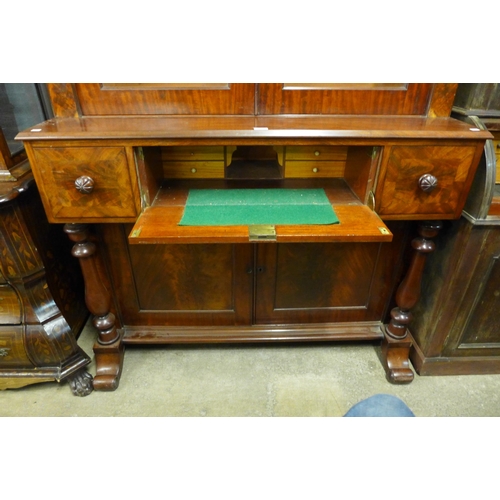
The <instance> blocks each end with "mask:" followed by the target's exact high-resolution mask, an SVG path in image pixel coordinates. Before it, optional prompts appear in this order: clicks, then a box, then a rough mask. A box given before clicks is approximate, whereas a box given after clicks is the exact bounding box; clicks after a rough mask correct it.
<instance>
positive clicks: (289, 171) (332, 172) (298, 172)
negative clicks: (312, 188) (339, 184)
mask: <svg viewBox="0 0 500 500" xmlns="http://www.w3.org/2000/svg"><path fill="white" fill-rule="evenodd" d="M344 170H345V162H337V161H287V162H286V165H285V177H287V178H301V177H302V178H304V177H305V178H309V177H343V175H344Z"/></svg>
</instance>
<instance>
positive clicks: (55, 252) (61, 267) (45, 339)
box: [0, 84, 92, 395]
mask: <svg viewBox="0 0 500 500" xmlns="http://www.w3.org/2000/svg"><path fill="white" fill-rule="evenodd" d="M41 92H43V88H40V87H38V86H37V85H35V84H0V389H12V388H19V387H23V386H26V385H29V384H34V383H38V382H48V381H57V382H61V381H63V380H67V381H69V382H70V387H71V389H72V391H73V392H74V393H75V394H78V395H86V394H88V393H89V392H90V391H91V390H92V383H91V382H92V379H91V377H90V375H89V374H88V373H87V372H86V371H85V366H86V365H87V364H88V363H89V362H90V358H89V357H88V356H87V354H85V352H84V351H82V349H81V348H80V347H79V346H78V344H77V336H78V334H79V333H80V331H81V329H82V328H83V325H84V324H85V322H86V320H87V317H88V311H87V309H86V307H85V303H84V297H83V293H82V292H83V291H82V286H83V281H82V277H81V272H80V269H79V268H78V266H75V263H74V262H73V261H72V260H71V259H68V255H69V250H70V247H68V242H67V240H66V238H62V237H61V235H62V229H61V227H60V226H56V225H50V224H49V223H48V222H47V218H46V216H45V213H44V210H43V206H42V202H41V200H40V196H39V194H38V191H37V188H36V185H35V183H34V179H33V173H32V171H31V168H30V164H29V162H28V160H27V158H26V153H25V151H24V147H23V144H22V143H19V142H15V141H14V137H15V135H16V134H17V132H18V131H19V128H24V127H26V126H28V125H29V124H30V123H33V122H34V121H35V120H40V119H43V118H44V117H45V116H46V113H47V110H45V109H44V108H43V103H44V100H43V95H41V94H40V93H41Z"/></svg>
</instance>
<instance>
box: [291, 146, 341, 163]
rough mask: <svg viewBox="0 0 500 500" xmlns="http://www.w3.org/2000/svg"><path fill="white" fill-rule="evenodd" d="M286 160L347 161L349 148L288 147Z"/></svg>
mask: <svg viewBox="0 0 500 500" xmlns="http://www.w3.org/2000/svg"><path fill="white" fill-rule="evenodd" d="M285 158H286V160H287V161H289V160H307V161H325V160H333V161H343V162H345V161H346V158H347V146H287V147H286V151H285Z"/></svg>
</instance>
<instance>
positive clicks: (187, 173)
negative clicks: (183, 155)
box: [163, 161, 224, 179]
mask: <svg viewBox="0 0 500 500" xmlns="http://www.w3.org/2000/svg"><path fill="white" fill-rule="evenodd" d="M163 175H164V176H165V178H167V179H197V178H199V179H223V178H224V162H223V161H184V162H183V161H172V162H170V161H169V162H165V163H164V164H163Z"/></svg>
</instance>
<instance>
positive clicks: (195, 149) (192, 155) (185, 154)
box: [162, 146, 224, 162]
mask: <svg viewBox="0 0 500 500" xmlns="http://www.w3.org/2000/svg"><path fill="white" fill-rule="evenodd" d="M162 161H164V162H167V161H224V146H168V147H164V148H162Z"/></svg>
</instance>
